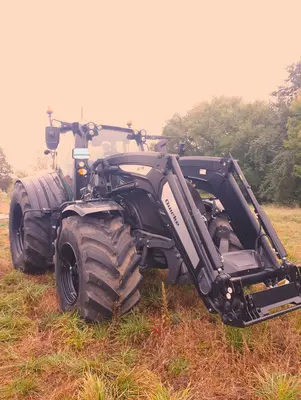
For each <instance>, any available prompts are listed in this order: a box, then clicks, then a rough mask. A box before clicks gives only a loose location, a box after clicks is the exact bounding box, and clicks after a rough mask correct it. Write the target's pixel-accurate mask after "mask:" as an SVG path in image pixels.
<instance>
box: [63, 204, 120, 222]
mask: <svg viewBox="0 0 301 400" xmlns="http://www.w3.org/2000/svg"><path fill="white" fill-rule="evenodd" d="M108 211H120V212H121V211H123V208H122V207H121V206H120V205H119V204H118V203H116V202H115V201H111V200H105V201H104V200H100V201H97V202H95V201H93V202H90V203H89V202H85V201H81V200H79V201H76V202H75V203H74V204H71V205H69V206H67V207H66V208H65V209H64V210H63V212H62V219H63V218H66V217H70V215H79V216H80V217H84V216H85V215H90V214H98V213H103V212H108Z"/></svg>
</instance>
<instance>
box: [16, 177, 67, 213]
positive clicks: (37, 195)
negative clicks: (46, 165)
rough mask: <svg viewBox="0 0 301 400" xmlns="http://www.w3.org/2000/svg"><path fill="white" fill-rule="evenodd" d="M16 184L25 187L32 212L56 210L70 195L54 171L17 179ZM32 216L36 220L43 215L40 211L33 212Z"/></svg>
mask: <svg viewBox="0 0 301 400" xmlns="http://www.w3.org/2000/svg"><path fill="white" fill-rule="evenodd" d="M17 182H21V183H22V185H23V186H24V187H25V189H26V192H27V194H28V197H29V201H30V204H31V208H32V209H33V210H39V209H51V208H57V207H60V206H61V204H62V203H64V202H65V201H68V200H70V194H69V193H68V191H67V189H66V187H65V186H64V183H63V182H62V179H61V178H60V176H59V174H58V173H57V172H56V171H52V172H44V173H41V174H40V175H37V176H31V177H26V178H22V179H18V181H17ZM33 214H34V216H35V217H38V218H39V217H42V215H43V214H42V213H41V212H40V211H33Z"/></svg>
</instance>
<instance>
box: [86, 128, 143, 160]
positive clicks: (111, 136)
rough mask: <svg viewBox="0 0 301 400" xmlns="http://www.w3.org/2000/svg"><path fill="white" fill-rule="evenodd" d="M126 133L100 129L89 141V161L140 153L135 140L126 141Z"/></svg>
mask: <svg viewBox="0 0 301 400" xmlns="http://www.w3.org/2000/svg"><path fill="white" fill-rule="evenodd" d="M127 135H128V132H127V131H120V130H114V129H102V130H101V131H100V132H99V133H98V135H97V136H94V137H93V138H92V140H90V141H89V153H90V160H92V161H95V160H97V159H98V158H103V157H107V156H110V155H112V154H116V153H130V152H136V151H141V150H140V149H139V147H138V145H137V142H136V140H129V139H127Z"/></svg>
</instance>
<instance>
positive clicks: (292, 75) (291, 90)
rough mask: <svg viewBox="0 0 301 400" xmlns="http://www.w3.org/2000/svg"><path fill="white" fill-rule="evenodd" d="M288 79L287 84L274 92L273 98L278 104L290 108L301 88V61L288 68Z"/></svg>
mask: <svg viewBox="0 0 301 400" xmlns="http://www.w3.org/2000/svg"><path fill="white" fill-rule="evenodd" d="M287 72H288V77H287V78H286V79H285V84H284V85H282V86H279V87H278V89H277V90H275V91H274V92H272V97H274V99H275V100H276V102H277V103H278V104H282V105H284V104H285V105H287V106H288V107H289V106H290V104H291V102H292V100H293V99H294V98H295V97H296V96H297V94H298V92H299V90H300V88H301V60H299V61H298V62H297V63H296V64H291V65H289V66H288V67H287Z"/></svg>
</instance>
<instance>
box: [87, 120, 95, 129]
mask: <svg viewBox="0 0 301 400" xmlns="http://www.w3.org/2000/svg"><path fill="white" fill-rule="evenodd" d="M88 128H89V129H92V130H93V129H95V124H94V122H89V123H88Z"/></svg>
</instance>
